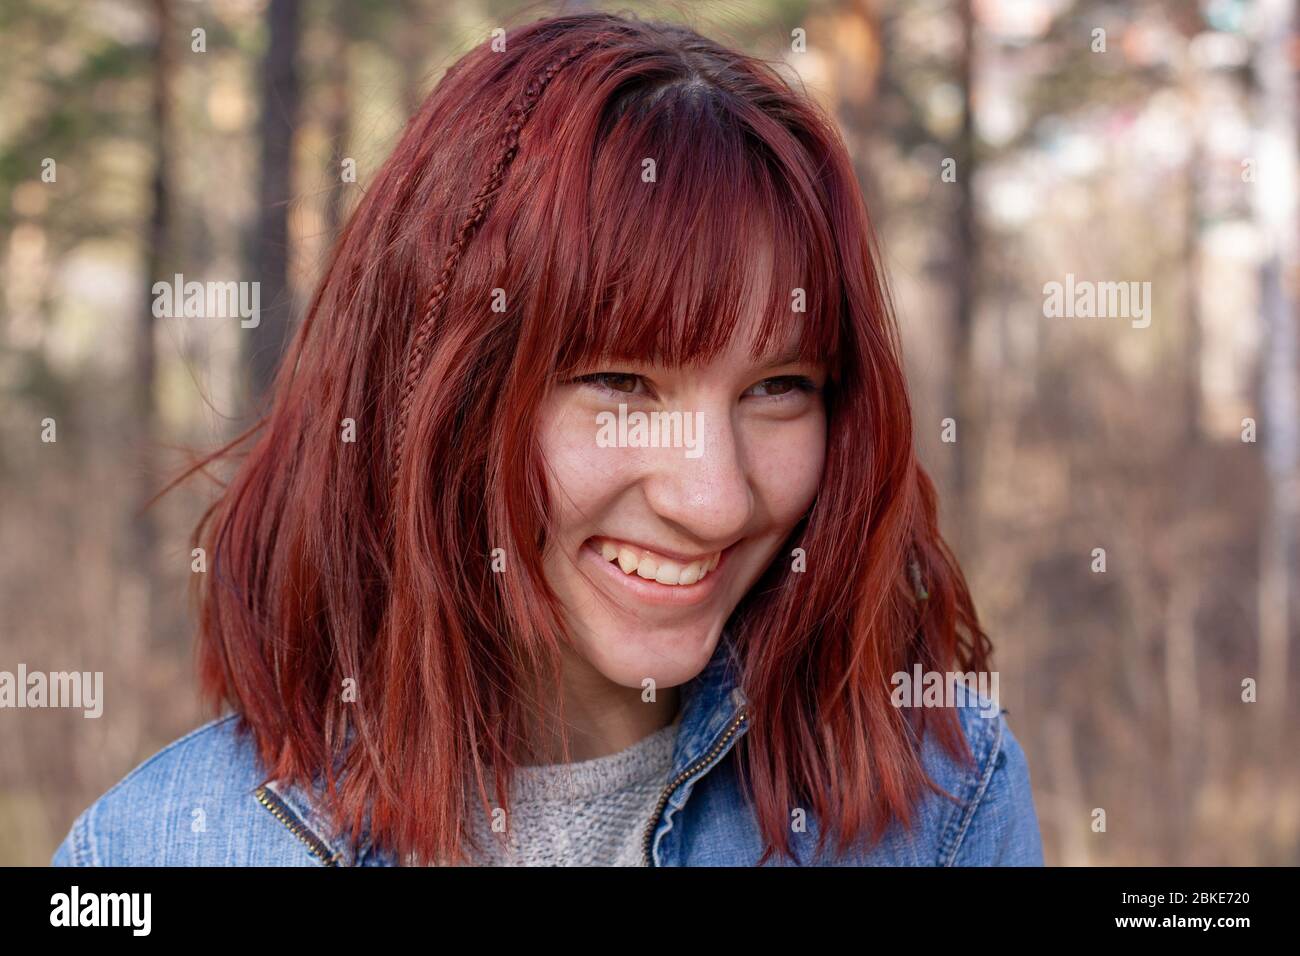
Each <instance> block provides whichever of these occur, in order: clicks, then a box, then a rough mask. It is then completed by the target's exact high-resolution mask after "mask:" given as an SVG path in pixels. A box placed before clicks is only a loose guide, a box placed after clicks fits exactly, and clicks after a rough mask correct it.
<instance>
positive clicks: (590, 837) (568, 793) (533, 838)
mask: <svg viewBox="0 0 1300 956" xmlns="http://www.w3.org/2000/svg"><path fill="white" fill-rule="evenodd" d="M679 718H680V715H679ZM679 724H680V719H677V720H674V721H673V722H672V723H670V724H669V725H668V726H666V727H664V728H662V729H660V730H657V731H655V732H654V733H652V734H650V736H648V737H645V738H643V739H642V740H640V741H638V742H637V743H635V744H633V745H632V746H631V747H628V748H627V749H625V750H620V751H619V752H618V753H614V754H609V755H608V756H605V757H596V758H595V759H593V760H581V761H577V762H576V763H566V764H547V765H544V766H535V767H520V768H519V769H517V770H516V771H515V777H514V781H513V791H512V796H511V801H510V814H509V819H508V820H506V821H505V837H506V845H505V846H503V845H502V843H501V838H502V835H501V833H493V832H492V827H491V822H490V820H489V819H488V818H487V817H486V816H484V814H483V810H482V807H478V808H477V810H476V816H475V824H476V825H475V829H474V838H475V842H476V843H477V844H478V845H479V846H480V847H481V850H480V851H479V853H478V854H477V855H474V857H473V860H472V864H473V865H478V866H643V865H644V861H643V859H642V852H643V851H642V847H643V842H642V841H643V839H644V836H645V829H646V826H647V825H648V824H649V822H650V815H651V814H652V813H653V812H654V809H655V806H656V805H657V804H658V802H659V797H660V796H661V795H662V794H663V790H664V787H665V786H666V785H667V783H668V774H669V772H670V771H671V769H672V759H673V745H674V743H675V741H676V739H677V729H678V726H679ZM498 829H499V827H498Z"/></svg>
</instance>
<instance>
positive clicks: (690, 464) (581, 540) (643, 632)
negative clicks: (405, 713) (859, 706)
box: [541, 330, 826, 688]
mask: <svg viewBox="0 0 1300 956" xmlns="http://www.w3.org/2000/svg"><path fill="white" fill-rule="evenodd" d="M747 334H750V333H745V330H738V334H737V336H736V339H735V340H734V341H733V342H732V344H731V346H730V347H729V348H728V350H727V351H726V352H724V353H723V354H720V355H719V356H718V357H717V358H716V359H715V360H713V361H712V362H710V363H709V364H707V365H699V366H692V367H679V368H668V367H664V366H651V365H644V364H637V363H627V362H622V363H617V364H611V365H609V366H607V367H596V368H590V369H585V370H580V371H579V372H578V374H577V375H575V376H566V378H565V380H564V381H562V382H559V383H557V385H556V387H555V388H554V389H553V390H552V392H551V394H550V396H549V398H548V399H547V403H546V407H545V408H544V409H543V413H542V425H541V442H542V448H543V454H544V456H545V461H546V464H547V467H548V471H549V479H548V480H549V490H550V496H551V507H552V513H553V516H554V525H553V534H552V536H551V539H550V542H549V544H548V547H547V552H546V554H545V556H544V557H545V571H546V576H547V580H548V583H549V584H550V586H551V588H552V589H553V590H554V591H555V593H556V595H557V596H558V597H559V599H560V601H561V602H562V604H563V606H564V609H565V613H566V616H567V624H568V628H569V633H570V635H571V637H572V639H573V642H574V645H575V648H576V650H577V652H578V654H579V655H580V656H581V658H582V660H583V661H584V662H585V663H586V664H587V665H588V666H589V667H590V668H591V669H593V670H594V671H596V672H597V673H598V674H599V675H601V676H603V677H604V678H605V679H607V680H609V681H611V682H613V683H614V684H617V685H620V686H623V687H640V686H641V682H642V681H643V680H644V679H645V678H647V677H649V678H653V679H654V681H655V683H656V685H657V686H658V687H661V688H663V687H674V686H677V685H679V684H681V683H684V682H685V681H688V680H690V679H691V678H692V677H694V676H695V675H697V674H698V673H699V672H700V671H701V670H703V668H704V666H705V665H706V664H707V663H708V661H709V658H710V657H711V656H712V653H713V650H714V648H715V647H716V645H717V642H718V639H719V637H720V636H721V634H722V630H723V627H724V625H725V624H726V622H727V619H728V618H729V617H730V616H731V613H732V611H733V610H734V609H735V608H736V605H737V604H738V603H739V602H740V600H741V599H742V598H743V597H744V596H745V594H746V592H748V591H749V589H750V588H751V587H752V586H753V585H754V583H755V582H756V581H757V580H758V578H759V577H760V575H762V573H763V572H764V571H765V570H766V569H767V567H768V565H769V564H770V563H771V562H772V561H773V559H776V560H778V561H780V560H787V559H789V556H788V555H778V554H777V550H778V549H779V548H780V547H781V545H782V543H783V542H784V541H785V539H786V537H787V536H788V535H789V533H790V532H791V530H792V529H793V528H794V526H795V524H797V523H798V521H799V520H800V518H802V517H803V516H804V514H805V513H806V512H807V510H808V508H809V507H810V506H811V504H812V502H813V499H814V497H815V495H816V493H817V489H818V486H819V484H820V481H821V475H822V467H823V462H824V457H825V444H826V410H825V404H824V401H823V390H824V388H825V384H826V373H825V369H824V368H823V367H822V366H821V365H812V364H807V363H803V362H800V361H798V360H797V359H795V358H792V355H791V352H792V350H785V349H782V350H781V352H785V353H786V354H780V353H777V354H769V355H766V356H763V357H760V358H754V357H752V356H751V355H750V354H749V352H750V348H749V342H748V340H747V338H746V335H747ZM620 404H621V405H623V406H625V411H624V412H622V413H620V409H619V406H620ZM674 412H675V413H678V415H677V417H676V422H680V427H679V428H675V427H674V419H673V418H672V417H670V416H665V415H664V414H663V413H674ZM638 413H640V414H639V415H638ZM654 413H660V414H659V416H658V417H656V416H655V414H654ZM642 416H644V417H642ZM638 423H639V424H638ZM665 424H667V427H665ZM656 426H657V427H656ZM652 434H653V435H655V436H657V437H658V442H657V443H658V444H659V446H660V447H647V446H648V445H652V444H654V443H655V439H654V438H651V437H650V436H651V435H652ZM674 443H676V445H677V446H678V447H663V446H665V445H672V444H674Z"/></svg>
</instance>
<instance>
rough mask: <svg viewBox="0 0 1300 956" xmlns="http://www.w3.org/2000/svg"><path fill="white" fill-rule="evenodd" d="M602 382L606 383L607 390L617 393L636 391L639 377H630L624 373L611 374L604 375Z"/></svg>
mask: <svg viewBox="0 0 1300 956" xmlns="http://www.w3.org/2000/svg"><path fill="white" fill-rule="evenodd" d="M601 380H602V381H603V382H604V383H605V386H606V387H607V388H610V389H612V390H614V391H616V392H635V391H636V383H637V376H635V375H628V374H625V373H622V372H612V373H609V374H602V375H601Z"/></svg>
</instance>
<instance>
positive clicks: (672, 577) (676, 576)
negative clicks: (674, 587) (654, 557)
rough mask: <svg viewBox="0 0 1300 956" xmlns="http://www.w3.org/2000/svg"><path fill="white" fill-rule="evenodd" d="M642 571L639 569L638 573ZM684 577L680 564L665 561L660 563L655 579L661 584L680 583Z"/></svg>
mask: <svg viewBox="0 0 1300 956" xmlns="http://www.w3.org/2000/svg"><path fill="white" fill-rule="evenodd" d="M640 573H641V572H640V571H639V570H638V571H637V574H640ZM681 579H682V568H681V565H679V564H674V563H673V562H671V561H665V562H664V563H663V564H661V565H659V573H658V574H656V575H655V580H656V581H658V582H659V583H660V584H678V583H680V582H681Z"/></svg>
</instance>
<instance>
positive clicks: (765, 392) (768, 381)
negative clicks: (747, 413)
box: [747, 375, 816, 398]
mask: <svg viewBox="0 0 1300 956" xmlns="http://www.w3.org/2000/svg"><path fill="white" fill-rule="evenodd" d="M815 389H816V386H815V385H813V383H812V382H811V381H810V380H809V379H807V378H804V377H803V376H801V375H781V376H778V377H776V378H765V379H763V381H761V382H759V383H758V384H757V385H754V386H753V387H752V388H750V390H749V392H748V393H747V394H755V395H757V396H759V397H760V398H780V397H781V396H783V395H788V394H789V393H791V392H794V391H804V392H807V391H814V390H815Z"/></svg>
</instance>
